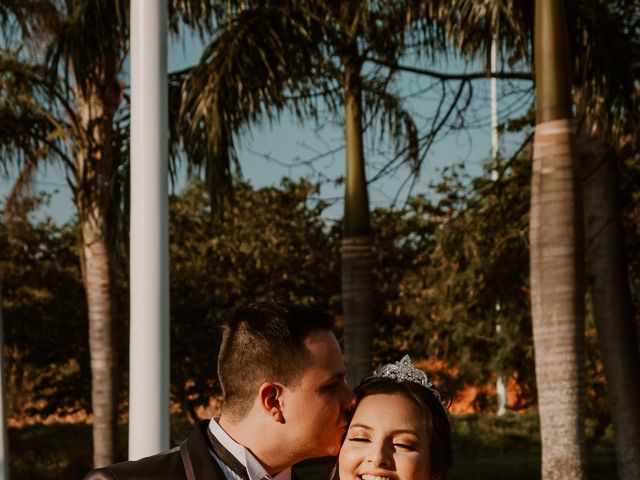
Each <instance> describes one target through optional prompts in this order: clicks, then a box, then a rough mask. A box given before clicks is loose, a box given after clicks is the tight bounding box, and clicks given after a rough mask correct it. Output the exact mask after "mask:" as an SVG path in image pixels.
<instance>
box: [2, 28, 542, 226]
mask: <svg viewBox="0 0 640 480" xmlns="http://www.w3.org/2000/svg"><path fill="white" fill-rule="evenodd" d="M201 52H202V42H201V41H200V40H199V39H197V38H195V37H188V36H187V37H184V38H182V39H175V38H172V39H170V42H169V55H168V57H169V58H168V65H169V71H172V70H178V69H182V68H185V67H188V66H191V65H194V64H195V63H197V61H198V59H199V57H200V54H201ZM404 63H407V64H410V63H411V62H410V61H408V60H405V61H404ZM415 66H422V67H425V68H431V69H434V70H440V71H447V72H462V71H464V70H465V69H466V70H467V71H476V70H478V69H480V66H479V65H478V64H476V65H473V64H472V65H465V63H464V62H462V61H461V60H459V59H456V58H451V56H449V58H448V59H444V58H443V59H442V60H441V61H440V62H438V64H436V65H433V64H430V65H415ZM432 82H433V80H432V79H430V78H427V77H421V76H417V75H414V74H402V75H400V76H399V78H398V80H397V82H396V84H395V87H396V89H397V90H398V91H399V92H401V94H402V95H403V96H406V97H407V100H406V105H407V108H409V109H411V110H412V111H413V112H415V113H416V116H417V118H419V119H420V120H419V127H424V128H425V129H426V126H427V125H428V119H429V117H430V116H432V115H433V112H434V111H435V108H436V105H437V99H438V98H439V95H440V89H439V87H438V88H437V89H434V90H433V91H432V92H431V93H427V94H420V93H419V92H421V91H423V90H425V88H426V87H427V86H428V85H429V84H431V83H432ZM127 83H128V82H127ZM518 86H521V87H522V88H525V87H527V86H528V84H527V82H521V83H520V85H518ZM455 87H456V85H455V84H451V85H450V88H455ZM509 89H510V88H508V87H506V86H504V85H501V83H500V82H498V98H499V102H500V103H499V115H500V121H503V120H505V119H506V118H509V117H514V116H518V115H520V114H522V113H523V111H524V110H523V109H526V107H528V105H529V103H530V101H531V95H527V94H520V95H512V96H509V97H508V98H507V97H505V92H506V91H507V90H509ZM473 91H474V95H473V101H472V103H471V105H470V109H471V111H472V112H473V114H472V115H470V116H469V118H468V121H467V124H468V126H469V128H464V129H462V130H459V131H457V132H451V133H450V134H448V135H446V136H445V137H444V138H442V139H440V140H439V141H437V142H436V143H435V145H434V146H433V148H432V149H431V151H430V153H429V155H428V156H427V158H426V161H425V163H424V165H423V168H422V171H421V173H420V177H419V179H418V180H417V182H416V183H415V186H414V188H413V191H412V192H413V193H414V194H416V193H427V194H428V193H429V192H428V186H429V184H430V183H432V182H433V181H437V179H438V178H439V176H440V174H439V172H440V170H441V169H442V168H443V167H445V166H448V165H452V164H454V163H464V164H465V166H466V168H467V169H468V171H469V172H470V173H471V174H477V173H479V172H480V171H481V168H482V165H483V164H484V163H485V162H486V161H487V160H488V158H489V157H490V110H489V80H484V79H483V80H476V81H474V82H473ZM507 107H508V108H507ZM505 110H512V111H505ZM420 122H421V123H420ZM522 138H523V135H522V134H519V135H509V136H503V137H502V138H501V139H500V143H501V152H502V154H503V156H504V157H508V156H509V154H510V152H513V151H514V150H515V149H516V148H517V147H518V146H519V144H520V142H521V141H522ZM238 144H239V152H238V153H239V155H238V156H239V160H240V164H241V168H242V173H243V177H244V178H245V179H246V180H248V181H249V182H250V183H251V184H252V185H253V186H254V187H263V186H268V185H277V184H279V183H280V181H281V179H282V178H283V177H285V176H286V177H290V178H293V179H297V178H300V177H302V176H304V177H306V178H308V179H310V180H312V181H319V182H324V183H323V187H322V189H321V192H320V195H319V196H320V198H322V199H324V200H328V201H329V202H330V203H331V207H329V208H328V209H327V210H326V211H325V215H326V216H327V217H328V218H334V219H335V218H340V217H341V216H342V209H343V203H342V200H341V197H342V193H343V187H342V186H336V185H335V184H334V183H333V180H335V179H336V178H339V177H341V176H343V175H344V171H345V166H344V163H345V160H344V150H343V149H342V148H341V147H342V145H343V132H342V125H341V124H340V119H333V118H327V120H326V122H324V123H323V124H322V125H316V124H315V123H313V122H306V123H305V124H300V123H298V122H297V121H294V120H293V119H292V118H291V117H290V116H288V115H286V114H285V115H283V117H282V119H281V121H279V122H277V123H274V124H270V125H257V126H254V127H253V128H252V129H251V131H250V132H249V133H248V134H246V135H243V136H242V137H241V138H239V139H238ZM365 146H366V147H367V149H366V151H365V155H366V160H367V176H368V178H372V176H373V175H374V174H375V173H376V172H377V171H378V170H379V169H380V168H381V166H382V165H384V164H385V163H386V162H387V160H388V158H389V157H390V155H391V153H390V148H389V147H388V145H387V144H386V143H385V141H384V140H383V141H382V142H381V141H379V139H378V138H372V135H365ZM327 152H333V153H329V154H327ZM317 157H320V158H318V159H316V160H315V161H313V162H309V160H310V159H314V158H317ZM408 176H409V171H408V169H407V168H401V169H399V170H397V171H396V172H394V173H393V174H391V175H387V176H385V177H383V178H381V179H379V180H378V181H376V182H374V183H372V184H370V186H369V196H370V201H371V205H372V207H374V208H375V207H378V206H382V207H386V206H389V205H391V204H393V203H394V201H395V204H396V205H398V204H401V203H402V202H403V201H404V199H405V198H406V196H407V193H408V188H407V185H408V184H409V183H410V182H409V183H407V182H406V180H407V177H408ZM14 178H15V175H12V176H10V178H5V177H0V198H4V197H5V196H6V194H7V193H8V192H9V190H10V188H11V183H12V180H13V179H14ZM183 183H184V180H181V181H178V183H177V185H175V186H174V190H177V191H179V190H180V189H181V188H182V184H183ZM403 185H404V188H403ZM34 190H36V191H47V192H50V193H51V194H52V198H51V203H50V205H49V207H48V208H47V209H46V210H45V211H43V212H40V215H41V216H43V215H50V216H52V217H53V218H54V219H55V220H56V221H57V222H65V221H67V220H68V219H70V218H72V216H73V215H74V207H73V205H72V203H71V193H70V191H69V189H68V187H67V185H66V180H65V177H64V172H63V171H62V169H61V168H56V167H48V168H47V170H46V171H42V172H39V173H38V175H37V176H36V183H35V185H34Z"/></svg>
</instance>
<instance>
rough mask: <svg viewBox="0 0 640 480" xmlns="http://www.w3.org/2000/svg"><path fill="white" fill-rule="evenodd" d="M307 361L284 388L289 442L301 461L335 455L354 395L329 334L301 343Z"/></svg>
mask: <svg viewBox="0 0 640 480" xmlns="http://www.w3.org/2000/svg"><path fill="white" fill-rule="evenodd" d="M304 344H305V347H306V348H307V350H308V353H309V355H310V362H309V366H308V367H307V369H306V370H305V371H304V373H303V374H302V378H301V380H300V381H299V382H298V384H297V385H295V386H294V387H293V388H287V387H285V388H284V392H283V393H284V396H283V398H282V401H283V405H282V406H283V415H284V420H285V422H286V423H287V424H289V433H290V435H288V436H289V441H290V442H292V444H293V445H295V446H296V450H298V451H299V452H300V456H301V458H300V460H302V459H304V458H312V457H321V456H329V455H337V454H338V451H339V450H340V442H341V441H342V436H343V435H344V432H345V429H346V426H347V412H348V410H349V408H350V407H351V406H352V405H353V402H354V396H353V393H352V392H351V389H350V388H349V387H348V386H347V384H346V381H345V373H346V372H345V369H344V362H343V360H342V351H341V350H340V345H339V344H338V341H337V340H336V337H335V336H334V335H333V333H331V332H329V331H324V330H317V331H313V332H311V333H310V334H309V335H308V336H307V338H306V339H305V341H304Z"/></svg>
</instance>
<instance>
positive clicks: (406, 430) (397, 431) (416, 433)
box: [393, 428, 420, 437]
mask: <svg viewBox="0 0 640 480" xmlns="http://www.w3.org/2000/svg"><path fill="white" fill-rule="evenodd" d="M393 433H394V434H397V433H409V434H411V435H413V436H415V437H419V436H420V435H418V432H416V431H415V430H410V429H404V428H401V429H399V430H394V431H393Z"/></svg>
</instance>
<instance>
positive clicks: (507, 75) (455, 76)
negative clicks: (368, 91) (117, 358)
mask: <svg viewBox="0 0 640 480" xmlns="http://www.w3.org/2000/svg"><path fill="white" fill-rule="evenodd" d="M365 60H366V61H368V62H372V63H375V64H376V65H382V66H384V67H387V68H391V69H393V70H398V71H401V72H410V73H416V74H418V75H426V76H429V77H434V78H437V79H439V80H467V81H468V80H478V79H483V78H500V79H503V80H530V81H533V75H532V74H531V72H489V71H484V72H471V73H443V72H438V71H435V70H428V69H425V68H417V67H410V66H408V65H400V64H399V63H393V62H388V61H386V60H382V59H380V58H373V57H367V58H366V59H365Z"/></svg>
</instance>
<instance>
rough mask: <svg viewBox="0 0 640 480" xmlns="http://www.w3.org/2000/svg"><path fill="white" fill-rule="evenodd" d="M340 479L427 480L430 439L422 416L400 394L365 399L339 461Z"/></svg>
mask: <svg viewBox="0 0 640 480" xmlns="http://www.w3.org/2000/svg"><path fill="white" fill-rule="evenodd" d="M338 468H339V474H340V480H386V479H392V480H426V479H428V478H429V474H430V469H429V439H428V438H427V428H426V424H425V418H424V414H423V413H422V412H421V411H420V409H419V407H418V406H417V405H416V404H415V403H414V402H412V401H411V400H409V399H408V398H407V397H405V396H404V395H402V394H399V393H394V394H374V395H369V396H367V397H364V398H363V399H362V400H361V401H360V403H359V404H358V407H357V408H356V411H355V413H354V415H353V419H352V420H351V424H350V425H349V428H348V430H347V435H346V438H345V440H344V443H343V444H342V449H341V450H340V457H339V458H338Z"/></svg>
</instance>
